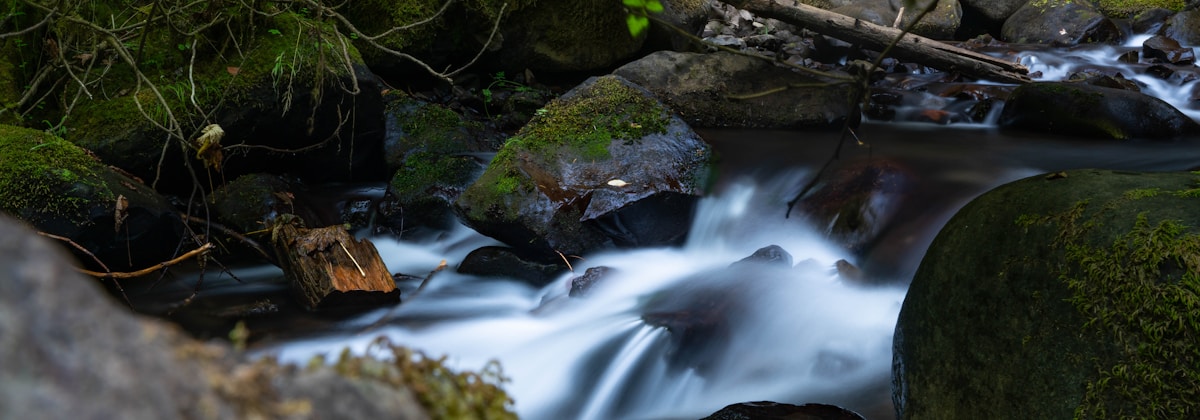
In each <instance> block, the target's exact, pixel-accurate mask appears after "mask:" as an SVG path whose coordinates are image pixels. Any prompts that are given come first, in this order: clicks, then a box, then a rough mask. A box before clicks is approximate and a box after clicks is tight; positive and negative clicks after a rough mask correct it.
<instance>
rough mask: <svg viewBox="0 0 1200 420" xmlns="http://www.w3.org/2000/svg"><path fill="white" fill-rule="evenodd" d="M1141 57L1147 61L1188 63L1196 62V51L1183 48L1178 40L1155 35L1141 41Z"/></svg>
mask: <svg viewBox="0 0 1200 420" xmlns="http://www.w3.org/2000/svg"><path fill="white" fill-rule="evenodd" d="M1142 57H1144V58H1145V59H1146V61H1149V62H1152V63H1154V62H1158V63H1171V64H1178V65H1188V64H1192V63H1195V62H1196V53H1195V51H1193V50H1192V49H1191V48H1184V47H1182V46H1180V45H1179V41H1176V40H1174V39H1171V38H1168V37H1165V36H1162V35H1155V36H1153V37H1150V39H1147V40H1146V41H1145V42H1142Z"/></svg>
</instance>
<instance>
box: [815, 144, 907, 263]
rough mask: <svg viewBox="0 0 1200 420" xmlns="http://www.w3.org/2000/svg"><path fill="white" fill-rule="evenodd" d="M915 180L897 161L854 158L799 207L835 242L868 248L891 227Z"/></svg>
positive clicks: (830, 174)
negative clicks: (857, 159)
mask: <svg viewBox="0 0 1200 420" xmlns="http://www.w3.org/2000/svg"><path fill="white" fill-rule="evenodd" d="M912 183H913V179H912V174H911V172H910V171H909V170H908V169H906V168H904V167H903V166H901V165H900V164H898V163H896V162H893V161H889V160H881V159H874V160H868V161H858V162H853V163H850V164H848V165H845V166H842V167H840V168H836V169H835V170H833V171H831V172H830V173H829V174H828V175H826V181H824V182H822V183H821V184H818V185H817V186H816V187H815V188H814V189H813V191H812V192H810V193H809V194H808V195H806V196H805V197H803V198H802V199H801V200H800V202H799V203H798V204H797V210H798V211H799V212H800V213H801V214H803V215H805V217H807V218H808V219H809V220H811V221H812V223H813V224H814V225H815V226H816V227H817V228H818V229H821V230H823V231H824V232H825V234H826V235H828V236H829V238H830V239H832V240H833V241H834V242H836V243H838V244H840V245H842V246H844V247H846V249H849V250H851V251H854V252H864V251H866V250H867V249H868V248H870V247H871V245H873V244H874V242H875V240H876V239H878V238H879V236H880V234H882V233H883V232H884V230H885V229H887V228H888V227H889V225H890V223H891V222H892V219H893V217H894V216H895V215H896V212H897V211H898V210H899V209H900V207H901V205H902V204H903V201H904V197H905V196H906V194H907V193H908V191H909V188H910V187H911V185H912Z"/></svg>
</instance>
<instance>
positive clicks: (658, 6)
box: [623, 0, 663, 38]
mask: <svg viewBox="0 0 1200 420" xmlns="http://www.w3.org/2000/svg"><path fill="white" fill-rule="evenodd" d="M623 1H624V3H625V8H626V9H627V10H628V11H629V15H628V16H626V17H625V24H626V25H628V26H629V35H631V36H633V37H634V38H637V36H638V35H641V34H642V32H644V31H645V30H646V28H648V27H650V13H662V12H663V5H662V2H660V1H659V0H623Z"/></svg>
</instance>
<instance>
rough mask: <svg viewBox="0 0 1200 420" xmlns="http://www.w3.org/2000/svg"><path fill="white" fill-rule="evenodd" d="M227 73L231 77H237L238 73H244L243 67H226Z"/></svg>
mask: <svg viewBox="0 0 1200 420" xmlns="http://www.w3.org/2000/svg"><path fill="white" fill-rule="evenodd" d="M225 72H226V73H229V75H230V76H237V75H238V73H241V72H242V68H241V67H233V66H229V67H226V68H225Z"/></svg>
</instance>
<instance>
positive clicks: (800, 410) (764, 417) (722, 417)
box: [703, 401, 863, 420]
mask: <svg viewBox="0 0 1200 420" xmlns="http://www.w3.org/2000/svg"><path fill="white" fill-rule="evenodd" d="M862 419H863V417H862V416H860V415H858V413H855V412H853V411H850V410H847V409H844V408H841V407H838V406H835V405H827V404H803V405H793V404H783V403H777V402H770V401H756V402H744V403H737V404H730V405H727V406H725V408H722V409H721V410H719V411H717V412H715V413H713V414H712V415H711V416H708V417H705V418H704V419H703V420H862Z"/></svg>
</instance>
